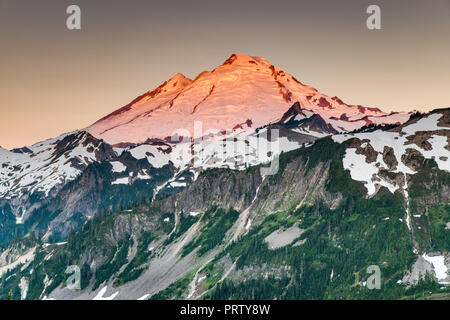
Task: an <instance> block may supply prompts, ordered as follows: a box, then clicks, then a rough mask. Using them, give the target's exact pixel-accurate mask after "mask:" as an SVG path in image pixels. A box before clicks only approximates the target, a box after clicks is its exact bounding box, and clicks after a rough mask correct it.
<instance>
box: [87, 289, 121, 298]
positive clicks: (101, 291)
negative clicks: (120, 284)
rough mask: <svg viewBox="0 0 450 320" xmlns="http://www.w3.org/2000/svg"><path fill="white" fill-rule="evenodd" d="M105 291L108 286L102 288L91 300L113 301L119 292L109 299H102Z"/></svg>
mask: <svg viewBox="0 0 450 320" xmlns="http://www.w3.org/2000/svg"><path fill="white" fill-rule="evenodd" d="M107 289H108V286H105V287H103V288H102V289H101V290H100V291H99V292H98V293H97V295H96V296H95V297H94V298H93V299H92V300H114V298H115V297H116V296H117V295H118V294H119V291H116V292H115V293H113V294H112V295H110V296H109V297H104V295H105V293H106V290H107Z"/></svg>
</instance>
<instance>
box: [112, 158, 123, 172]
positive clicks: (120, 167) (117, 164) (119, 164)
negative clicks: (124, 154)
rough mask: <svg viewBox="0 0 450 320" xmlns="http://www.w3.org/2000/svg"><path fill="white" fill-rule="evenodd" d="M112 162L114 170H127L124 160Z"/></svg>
mask: <svg viewBox="0 0 450 320" xmlns="http://www.w3.org/2000/svg"><path fill="white" fill-rule="evenodd" d="M110 163H111V165H112V166H113V169H112V171H113V172H124V171H125V170H127V167H126V166H125V165H124V164H123V163H122V162H119V161H111V162H110Z"/></svg>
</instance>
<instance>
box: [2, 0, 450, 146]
mask: <svg viewBox="0 0 450 320" xmlns="http://www.w3.org/2000/svg"><path fill="white" fill-rule="evenodd" d="M72 2H73V1H65V0H42V1H25V0H0V43H1V50H0V55H1V56H0V57H1V59H0V70H1V72H0V88H1V89H0V145H1V146H2V147H5V148H13V147H19V146H23V145H29V144H32V143H34V142H37V141H40V140H42V139H46V138H49V137H54V136H57V135H58V134H61V133H64V132H68V131H72V130H76V129H79V128H83V127H85V126H88V125H89V124H91V123H93V122H95V121H96V120H98V119H99V118H101V117H103V116H104V115H106V114H108V113H110V112H111V111H113V110H115V109H117V108H119V107H121V106H123V105H125V104H127V103H128V102H129V101H131V100H133V99H134V98H135V97H136V96H138V95H140V94H141V93H143V92H146V91H148V90H150V89H153V88H155V87H156V86H158V85H159V84H161V83H162V82H164V81H165V80H167V79H168V78H170V77H171V76H173V75H174V74H176V73H177V72H181V73H183V74H185V75H186V76H188V77H191V78H194V77H195V76H196V75H197V74H198V73H200V72H201V71H203V70H211V69H213V68H215V67H216V66H218V65H220V64H221V63H223V61H224V60H225V59H226V58H228V57H229V56H230V55H231V54H232V53H234V52H241V53H246V54H249V55H255V56H263V57H265V58H266V59H267V60H269V61H270V62H271V63H273V64H275V65H276V66H278V67H280V68H282V69H284V70H285V71H286V72H288V73H290V74H292V75H293V76H294V77H296V78H297V79H299V80H300V81H302V82H304V83H306V84H309V85H311V86H313V87H315V88H317V89H318V90H319V91H321V92H322V93H324V94H327V95H329V96H335V95H336V96H339V97H340V98H342V99H343V100H344V101H345V102H347V103H350V104H362V105H366V106H369V107H380V108H381V109H384V110H386V111H390V110H396V111H399V110H412V109H419V110H430V109H432V108H435V107H446V106H447V107H448V106H450V58H449V57H450V55H449V52H450V41H449V39H450V1H448V0H436V1H429V2H428V1H427V2H425V1H419V0H417V1H415V0H414V1H413V0H409V1H406V0H405V1H401V0H398V1H395V2H394V1H364V0H352V1H350V0H348V1H333V2H331V1H321V0H319V1H315V2H314V3H309V2H308V1H299V0H296V1H284V0H279V1H276V2H274V1H234V0H230V1H227V2H226V3H222V2H217V1H206V0H204V1H183V2H181V1H180V2H177V1H171V2H170V3H162V2H158V3H152V1H143V0H135V1H126V2H125V1H121V2H114V1H103V0H98V1H77V3H78V4H79V5H80V7H81V9H82V30H81V31H68V30H67V29H66V28H65V19H66V16H67V15H66V13H65V9H66V7H67V6H68V5H69V4H72ZM372 2H373V3H378V4H379V5H380V6H381V8H382V30H380V31H370V30H368V29H367V28H366V27H365V20H366V18H367V15H366V14H365V8H367V6H368V5H369V4H371V3H372Z"/></svg>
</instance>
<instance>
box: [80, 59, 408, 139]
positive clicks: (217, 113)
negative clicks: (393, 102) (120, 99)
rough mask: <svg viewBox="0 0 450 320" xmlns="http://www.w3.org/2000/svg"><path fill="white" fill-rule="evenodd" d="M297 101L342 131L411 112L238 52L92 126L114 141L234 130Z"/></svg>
mask: <svg viewBox="0 0 450 320" xmlns="http://www.w3.org/2000/svg"><path fill="white" fill-rule="evenodd" d="M297 101H298V102H299V103H300V105H301V107H302V108H303V109H307V110H310V111H312V112H313V113H317V114H319V115H320V116H321V117H322V118H323V119H324V120H325V121H327V123H329V124H331V125H332V126H333V127H334V128H335V129H336V130H337V131H339V132H342V131H348V130H354V129H358V128H360V127H362V126H364V125H367V124H371V123H375V124H382V123H393V122H394V123H395V122H403V121H406V120H407V119H408V118H409V114H403V115H402V114H400V115H399V114H396V115H395V116H389V115H388V114H387V113H384V112H382V111H381V110H379V109H378V108H366V107H362V106H351V105H347V104H345V103H344V102H343V101H342V100H340V99H339V98H337V97H333V98H330V97H328V96H326V95H323V94H321V93H319V92H318V91H317V90H316V89H314V88H312V87H310V86H308V85H305V84H303V83H301V82H300V81H298V80H297V79H295V78H294V77H293V76H291V75H290V74H288V73H286V72H285V71H283V70H281V69H279V68H277V67H276V66H274V65H272V64H271V63H270V62H268V61H267V60H266V59H264V58H262V57H253V56H248V55H245V54H237V53H235V54H232V55H231V56H230V57H229V58H228V59H227V60H226V61H225V62H224V63H223V64H222V65H220V66H219V67H217V68H215V69H214V70H212V71H204V72H202V73H200V74H199V75H198V76H197V77H196V78H195V79H194V80H191V79H188V78H186V77H185V76H184V75H182V74H181V73H178V74H176V75H175V76H174V77H172V78H171V79H170V80H168V81H166V82H164V83H163V84H162V85H161V86H159V87H158V88H156V89H154V90H152V91H149V92H146V93H144V94H143V95H141V96H139V97H138V98H136V99H135V100H133V101H132V102H130V103H129V104H128V105H126V106H124V107H122V108H120V109H118V110H116V111H114V112H112V113H111V114H109V115H108V116H106V117H104V118H102V119H100V120H98V121H97V122H95V123H94V124H93V125H91V126H90V127H88V131H89V132H90V133H91V134H92V135H94V136H95V137H97V138H101V139H104V140H105V141H107V142H108V143H110V144H119V143H123V142H130V143H141V142H144V141H146V140H147V139H149V138H159V139H164V138H167V137H170V136H172V135H173V134H174V133H175V132H177V133H178V134H180V135H182V136H187V135H190V136H192V135H193V131H194V123H195V122H197V123H199V122H200V123H201V126H202V130H203V132H205V131H207V130H220V131H223V130H231V129H233V128H235V127H236V126H239V125H241V124H243V123H249V122H248V120H250V121H251V122H250V123H252V125H251V127H252V128H257V127H260V126H264V125H266V124H269V123H272V122H276V121H278V120H279V119H280V118H281V117H282V116H283V114H284V113H285V112H286V111H287V110H288V109H289V108H290V107H291V106H292V105H293V104H294V103H295V102H297Z"/></svg>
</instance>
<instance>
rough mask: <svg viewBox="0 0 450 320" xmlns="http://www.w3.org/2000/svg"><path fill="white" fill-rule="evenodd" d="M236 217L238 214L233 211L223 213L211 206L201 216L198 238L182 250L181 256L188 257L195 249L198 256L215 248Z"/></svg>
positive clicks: (221, 210)
mask: <svg viewBox="0 0 450 320" xmlns="http://www.w3.org/2000/svg"><path fill="white" fill-rule="evenodd" d="M238 217H239V212H237V211H235V210H233V209H230V210H228V211H225V210H223V209H221V208H217V207H216V206H212V207H211V208H210V209H208V210H207V211H206V212H205V214H204V215H203V218H202V224H203V225H202V228H201V229H200V231H199V236H198V237H197V238H196V239H194V240H192V241H191V242H189V243H188V244H187V245H186V246H185V247H184V248H183V250H182V253H181V256H182V257H184V256H186V255H188V254H189V253H190V252H191V251H192V250H194V249H195V248H197V247H200V248H199V250H198V254H199V255H200V256H201V255H203V254H205V253H206V252H208V251H209V250H211V249H213V248H215V247H216V246H217V245H219V244H220V243H221V242H222V240H223V238H224V237H225V234H226V232H227V231H228V229H230V228H231V226H232V225H233V223H234V222H235V221H236V220H237V218H238Z"/></svg>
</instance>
